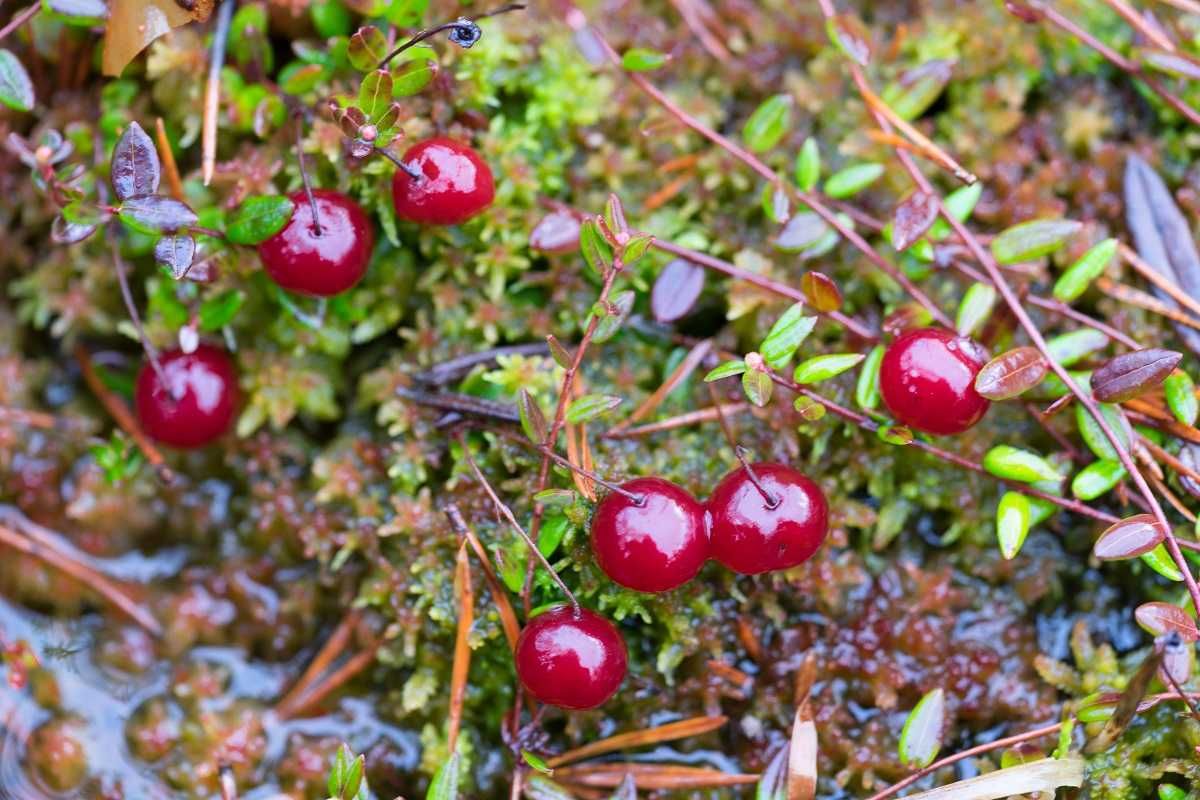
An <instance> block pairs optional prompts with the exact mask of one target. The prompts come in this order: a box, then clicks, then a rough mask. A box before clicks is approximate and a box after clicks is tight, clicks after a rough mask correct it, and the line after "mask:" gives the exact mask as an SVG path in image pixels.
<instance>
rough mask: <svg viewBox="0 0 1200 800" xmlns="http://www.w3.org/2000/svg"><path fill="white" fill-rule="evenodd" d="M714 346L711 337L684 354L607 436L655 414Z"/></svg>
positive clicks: (619, 433) (614, 434)
mask: <svg viewBox="0 0 1200 800" xmlns="http://www.w3.org/2000/svg"><path fill="white" fill-rule="evenodd" d="M712 347H713V345H712V340H711V339H705V340H704V341H702V342H700V343H699V344H697V345H695V346H694V347H692V349H691V350H689V351H688V354H687V355H686V356H684V358H683V360H682V361H680V362H679V366H677V367H676V368H675V369H674V370H672V372H671V374H670V375H668V376H667V378H666V380H664V381H663V382H662V384H661V385H660V386H659V387H658V388H657V389H655V390H654V392H653V393H651V394H650V396H649V397H647V398H646V399H645V400H643V401H642V404H641V405H639V406H638V407H637V408H635V409H634V410H633V413H632V414H630V415H629V416H628V417H626V418H625V419H623V420H621V421H620V422H618V423H617V424H616V425H614V426H613V427H612V429H611V430H609V431H608V432H607V433H605V434H604V435H605V436H606V437H616V436H620V435H621V433H622V432H623V431H625V430H628V429H629V427H630V426H631V425H633V423H635V422H639V421H641V420H643V419H645V418H646V417H648V416H649V415H650V414H653V413H654V410H655V409H656V408H658V407H659V406H660V405H662V402H663V401H664V400H666V399H667V396H668V395H670V394H671V392H673V391H675V389H676V388H677V387H678V386H679V384H681V383H683V382H684V381H685V380H687V379H688V376H689V375H691V374H692V373H693V372H695V371H696V367H698V366H700V362H701V361H703V360H704V359H705V358H706V357H707V356H708V354H709V353H711V352H712Z"/></svg>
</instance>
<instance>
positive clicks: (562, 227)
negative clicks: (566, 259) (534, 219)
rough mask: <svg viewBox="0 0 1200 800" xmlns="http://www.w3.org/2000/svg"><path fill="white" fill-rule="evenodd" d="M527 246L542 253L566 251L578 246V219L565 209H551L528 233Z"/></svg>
mask: <svg viewBox="0 0 1200 800" xmlns="http://www.w3.org/2000/svg"><path fill="white" fill-rule="evenodd" d="M529 246H530V247H531V248H533V249H534V250H540V251H541V252H543V253H566V252H569V251H573V250H576V249H578V248H579V219H578V218H577V217H576V216H575V215H574V214H571V213H568V212H566V211H552V212H550V213H549V214H547V215H546V216H544V217H542V221H541V222H539V223H538V224H537V225H535V226H534V228H533V230H532V231H530V233H529Z"/></svg>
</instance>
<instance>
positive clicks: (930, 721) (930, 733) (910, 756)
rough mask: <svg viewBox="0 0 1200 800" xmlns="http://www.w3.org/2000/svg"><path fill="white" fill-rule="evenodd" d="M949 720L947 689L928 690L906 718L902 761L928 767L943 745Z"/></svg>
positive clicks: (910, 766) (906, 763)
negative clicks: (945, 728) (947, 713)
mask: <svg viewBox="0 0 1200 800" xmlns="http://www.w3.org/2000/svg"><path fill="white" fill-rule="evenodd" d="M945 724H946V693H945V692H944V691H943V690H942V689H940V688H938V689H934V690H933V691H931V692H927V693H926V694H925V696H924V697H922V698H921V700H920V702H919V703H917V705H916V707H915V708H913V710H912V711H910V712H909V714H908V719H906V720H905V721H904V728H903V729H902V730H901V731H900V761H901V763H903V764H904V765H905V766H907V767H909V768H911V769H924V768H925V767H927V766H929V765H930V764H932V763H933V759H935V758H937V754H938V751H939V750H941V749H942V728H943V726H944V725H945Z"/></svg>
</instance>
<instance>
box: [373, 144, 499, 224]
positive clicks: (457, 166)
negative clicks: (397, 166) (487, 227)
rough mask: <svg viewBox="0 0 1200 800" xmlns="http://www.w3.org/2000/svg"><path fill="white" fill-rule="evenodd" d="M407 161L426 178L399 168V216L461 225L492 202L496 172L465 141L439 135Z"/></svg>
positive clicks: (394, 188)
mask: <svg viewBox="0 0 1200 800" xmlns="http://www.w3.org/2000/svg"><path fill="white" fill-rule="evenodd" d="M404 163H405V164H407V165H408V166H409V167H411V168H413V169H415V170H417V171H418V172H420V173H421V175H423V176H424V177H423V178H414V177H413V176H411V175H409V174H408V173H406V172H404V171H403V170H398V171H397V172H396V174H395V176H394V177H393V178H392V197H393V198H394V200H395V202H396V216H398V217H400V218H401V219H407V220H412V221H413V222H421V223H424V224H426V225H457V224H459V223H460V222H466V221H467V220H468V219H470V218H471V217H473V216H475V215H476V214H478V213H479V212H480V211H483V210H484V209H485V208H487V207H488V206H490V205H491V204H492V198H494V197H495V196H496V187H495V184H494V182H493V180H492V171H491V169H489V168H488V165H487V164H486V163H484V161H483V159H482V158H480V157H479V154H478V153H476V152H475V151H474V150H472V149H471V148H470V147H468V146H467V145H465V144H463V143H462V142H456V141H454V140H453V139H446V138H443V137H438V138H434V139H426V140H425V141H423V142H418V143H417V144H415V145H413V146H412V147H410V148H409V150H408V152H407V153H405V154H404Z"/></svg>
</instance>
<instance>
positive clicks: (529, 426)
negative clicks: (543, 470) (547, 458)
mask: <svg viewBox="0 0 1200 800" xmlns="http://www.w3.org/2000/svg"><path fill="white" fill-rule="evenodd" d="M517 414H518V416H519V417H520V419H521V429H522V430H523V431H525V435H526V436H528V437H529V441H531V442H533V443H534V444H538V445H540V444H541V443H542V442H544V441H545V440H546V435H547V433H548V432H549V430H550V429H549V426H548V425H547V424H546V415H545V414H543V413H542V409H541V407H540V406H539V405H538V403H537V400H535V399H534V397H533V395H532V394H530V393H529V391H528V390H527V389H524V388H523V389H521V391H520V392H519V393H518V395H517Z"/></svg>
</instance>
